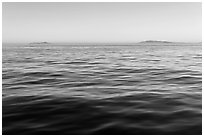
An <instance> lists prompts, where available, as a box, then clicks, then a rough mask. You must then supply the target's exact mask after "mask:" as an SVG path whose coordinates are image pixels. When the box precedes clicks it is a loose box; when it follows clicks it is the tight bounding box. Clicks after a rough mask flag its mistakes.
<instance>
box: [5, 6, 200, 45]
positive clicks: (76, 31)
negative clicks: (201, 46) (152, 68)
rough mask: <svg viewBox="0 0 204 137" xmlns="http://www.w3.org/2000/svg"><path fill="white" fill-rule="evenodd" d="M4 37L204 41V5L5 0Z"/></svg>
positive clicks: (22, 39)
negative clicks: (203, 15) (203, 16)
mask: <svg viewBox="0 0 204 137" xmlns="http://www.w3.org/2000/svg"><path fill="white" fill-rule="evenodd" d="M2 12H3V13H2V20H3V21H2V22H3V23H2V29H3V32H2V34H3V37H2V38H3V39H2V41H3V42H41V41H47V42H71V43H73V42H77V43H89V42H94V43H95V42H105V43H111V42H119V43H120V42H139V41H144V40H165V41H172V42H201V41H202V4H201V3H199V2H195V3H192V2H181V3H179V2H172V3H160V2H154V3H147V2H146V3H138V2H135V3H123V2H120V3H115V2H114V3H90V2H87V3H71V2H65V3H60V2H59V3H57V2H55V3H48V2H44V3H41V2H36V3H35V2H28V3H26V2H24V3H23V2H18V3H15V2H3V4H2Z"/></svg>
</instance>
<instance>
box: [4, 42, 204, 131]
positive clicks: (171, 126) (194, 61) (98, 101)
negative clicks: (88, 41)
mask: <svg viewBox="0 0 204 137" xmlns="http://www.w3.org/2000/svg"><path fill="white" fill-rule="evenodd" d="M2 132H3V133H2V134H3V135H76V134H78V135H132V134H134V135H190V134H191V135H193V134H194V135H201V134H202V46H196V45H188V46H182V45H165V46H164V45H146V46H145V45H142V46H141V45H140V46H139V45H138V46H133V45H112V46H111V45H60V44H57V45H55V44H47V45H43V44H36V45H30V44H3V47H2Z"/></svg>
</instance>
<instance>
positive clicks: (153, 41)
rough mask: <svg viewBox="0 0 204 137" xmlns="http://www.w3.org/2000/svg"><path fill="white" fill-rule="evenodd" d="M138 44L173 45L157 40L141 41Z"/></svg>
mask: <svg viewBox="0 0 204 137" xmlns="http://www.w3.org/2000/svg"><path fill="white" fill-rule="evenodd" d="M139 43H155V44H156V43H158V44H163V43H173V42H169V41H158V40H146V41H141V42H139Z"/></svg>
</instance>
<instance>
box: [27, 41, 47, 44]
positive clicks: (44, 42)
mask: <svg viewBox="0 0 204 137" xmlns="http://www.w3.org/2000/svg"><path fill="white" fill-rule="evenodd" d="M29 44H51V43H49V42H46V41H43V42H32V43H29Z"/></svg>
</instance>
